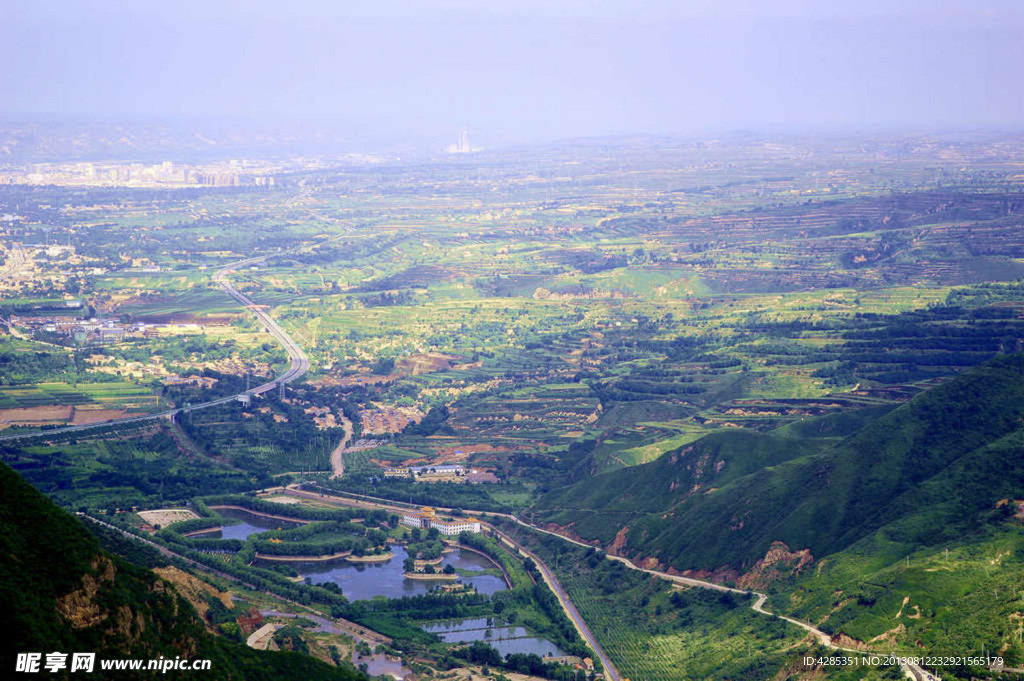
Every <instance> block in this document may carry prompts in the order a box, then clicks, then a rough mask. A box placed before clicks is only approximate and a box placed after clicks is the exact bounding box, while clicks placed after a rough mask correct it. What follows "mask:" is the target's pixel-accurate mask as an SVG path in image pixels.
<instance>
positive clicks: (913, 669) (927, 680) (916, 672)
mask: <svg viewBox="0 0 1024 681" xmlns="http://www.w3.org/2000/svg"><path fill="white" fill-rule="evenodd" d="M287 490H288V493H289V494H295V495H297V496H305V497H310V498H321V499H322V498H324V497H323V495H317V494H316V493H313V492H306V491H304V490H299V489H296V486H289V487H288V488H287ZM328 496H330V495H328ZM354 496H355V497H357V498H358V500H359V502H360V503H362V504H363V505H366V506H373V505H377V506H384V507H387V508H390V509H391V510H395V511H399V512H400V511H401V510H402V509H403V507H404V508H408V507H410V506H411V504H405V503H403V502H396V501H393V500H388V499H382V498H381V497H370V496H367V495H354ZM338 498H339V499H345V498H347V497H345V496H338ZM368 499H369V500H379V502H383V503H376V504H375V503H374V502H373V501H366V500H368ZM350 503H351V502H350ZM388 504H391V505H390V506H388ZM435 508H437V510H439V511H441V512H446V511H447V512H450V511H452V510H453V509H451V508H445V507H440V506H438V507H435ZM463 512H465V513H467V514H469V515H475V516H477V517H485V516H491V517H500V518H506V519H508V520H511V521H513V522H515V523H516V524H518V525H521V526H522V527H525V528H528V529H531V530H534V531H536V532H541V533H543V534H547V535H550V536H552V537H557V538H558V539H561V540H562V541H564V542H568V543H570V544H575V545H576V546H582V547H584V548H594V547H593V545H591V544H587V543H584V542H581V541H579V540H576V539H573V538H572V537H567V536H565V535H564V534H559V533H558V532H553V531H551V530H547V529H544V528H543V527H538V526H537V525H534V524H532V523H528V522H526V521H525V520H521V519H520V518H518V517H516V516H514V515H512V514H510V513H493V512H490V511H483V510H472V509H463ZM499 535H501V536H505V535H504V534H503V533H501V532H499ZM510 541H511V540H510ZM513 543H515V542H513ZM516 546H519V545H518V544H517V543H516ZM523 551H525V549H523ZM605 555H606V556H607V558H608V559H609V560H616V561H618V562H620V563H622V564H623V565H625V566H626V567H628V568H630V569H632V570H637V571H638V572H645V573H647V574H649V575H653V576H655V577H659V578H661V579H664V580H666V581H670V582H672V583H674V584H679V585H683V586H691V587H696V588H699V589H712V590H714V591H723V592H731V593H736V594H741V595H744V596H753V597H754V602H753V603H752V604H751V606H750V608H751V609H752V610H753V611H754V612H757V613H759V614H761V615H765V616H767V617H778V618H779V619H782V620H785V621H786V622H789V623H790V624H792V625H794V626H797V627H800V628H801V629H803V630H804V631H806V632H808V633H809V634H811V635H812V636H814V638H815V640H817V641H818V642H819V643H820V644H821V645H823V646H825V647H826V648H830V649H832V650H838V651H842V652H848V653H858V654H864V653H871V652H872V651H865V650H856V649H853V648H845V647H843V646H840V645H837V644H835V643H833V642H832V636H831V635H829V634H827V633H826V632H824V631H822V630H821V629H818V628H817V627H815V626H814V625H813V624H810V623H809V622H803V621H801V620H798V619H794V618H792V617H787V616H785V615H779V614H777V613H774V612H772V611H770V610H768V609H767V608H765V607H764V605H765V603H766V602H767V600H768V595H767V594H763V593H761V592H760V591H751V590H748V589H737V588H734V587H731V586H725V585H724V584H716V583H715V582H708V581H705V580H703V579H695V578H693V577H683V576H680V575H672V574H669V573H667V572H662V571H660V570H651V569H648V568H644V567H640V566H639V565H637V564H636V563H634V562H633V561H631V560H629V559H628V558H624V557H622V556H614V555H610V554H605ZM531 557H532V558H533V560H534V562H535V563H537V565H538V568H539V567H540V566H541V565H543V563H542V562H541V561H540V559H538V558H536V557H535V556H533V555H532V554H531ZM546 570H548V568H547V566H546V565H545V566H544V570H542V572H541V574H544V571H546ZM552 579H553V575H552ZM555 583H556V584H557V582H555ZM552 590H553V591H554V592H555V595H556V596H559V600H561V601H562V603H563V608H564V607H566V604H568V605H569V606H570V607H572V610H573V611H575V607H573V606H572V602H571V601H570V600H569V598H568V595H565V594H564V592H561V593H560V590H561V586H559V587H558V588H557V589H556V588H555V587H553V586H552ZM562 596H564V600H563V598H562ZM570 618H572V619H573V622H574V623H576V624H583V626H584V627H585V626H586V624H585V623H583V619H582V617H579V613H576V616H573V615H571V614H570ZM579 629H580V627H579V626H577V630H579ZM586 631H587V632H588V633H589V629H587V630H586ZM580 633H581V636H583V638H584V640H587V641H588V643H589V642H590V641H591V640H592V636H584V635H583V632H582V631H581V632H580ZM591 645H592V647H593V648H594V650H595V651H600V650H601V649H600V647H599V646H597V642H596V640H593V643H592V644H591ZM884 654H886V655H888V653H884ZM599 656H601V657H602V662H603V661H604V655H603V651H601V652H600V653H599ZM900 667H901V668H902V669H903V671H904V673H906V674H907V675H908V676H910V677H911V678H913V679H916V680H917V681H941V679H940V678H939V676H937V675H935V674H932V673H931V672H929V671H927V670H926V669H924V668H923V667H921V666H919V665H916V664H912V663H910V662H904V663H902V664H901V665H900ZM616 673H618V672H616Z"/></svg>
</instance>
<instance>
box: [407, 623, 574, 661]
mask: <svg viewBox="0 0 1024 681" xmlns="http://www.w3.org/2000/svg"><path fill="white" fill-rule="evenodd" d="M423 630H424V631H428V632H430V633H431V634H437V635H438V636H439V637H440V638H441V640H442V641H444V642H445V643H463V642H465V643H468V642H470V641H483V642H484V643H486V644H487V645H489V646H491V647H492V648H494V649H495V650H497V651H498V652H499V653H501V656H502V657H504V656H505V655H508V654H509V653H533V654H534V655H538V656H540V657H545V656H551V657H562V656H563V655H565V654H566V653H565V652H564V651H563V650H562V649H561V648H559V647H558V646H556V645H555V644H554V643H552V642H551V641H549V640H547V639H546V638H542V637H540V636H532V635H530V632H528V631H527V630H526V629H525V628H523V627H517V626H514V625H498V626H493V625H492V626H488V620H487V618H484V617H470V618H467V619H461V620H445V621H442V622H431V623H430V624H424V625H423Z"/></svg>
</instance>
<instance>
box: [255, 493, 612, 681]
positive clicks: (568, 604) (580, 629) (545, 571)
mask: <svg viewBox="0 0 1024 681" xmlns="http://www.w3.org/2000/svg"><path fill="white" fill-rule="evenodd" d="M280 489H281V488H280V487H278V488H271V490H274V491H276V490H280ZM284 491H285V493H286V494H290V495H294V496H298V497H302V498H305V499H316V500H317V501H326V502H328V503H330V501H331V500H332V499H333V500H337V502H338V503H341V504H343V505H345V506H351V505H353V504H355V505H357V506H362V507H364V508H380V509H384V510H387V511H390V512H393V513H403V512H405V511H408V510H409V507H410V505H407V504H401V505H398V504H396V503H395V502H391V503H388V502H387V500H381V501H379V502H373V501H366V500H365V499H367V498H368V497H365V496H363V497H362V498H361V499H353V498H351V497H347V496H342V495H336V494H321V493H318V492H308V491H306V490H302V489H298V485H289V486H288V487H285V488H284ZM438 510H441V511H446V510H447V511H450V510H451V509H445V508H438ZM469 513H470V514H471V515H478V516H480V515H483V512H480V511H471V512H469ZM492 515H494V514H492ZM498 515H502V516H504V514H498ZM504 517H512V516H504ZM485 525H486V526H487V527H488V528H489V529H490V530H492V531H493V532H494V533H495V534H497V535H498V537H499V538H500V539H501V541H502V542H503V543H505V544H506V545H508V546H509V547H511V548H512V549H513V550H515V551H516V552H518V553H519V554H520V555H522V556H525V557H527V558H530V559H531V560H532V561H533V562H534V563H535V564H536V565H537V570H538V571H539V572H540V574H541V577H542V578H543V579H544V582H545V583H546V584H547V585H548V588H550V589H551V591H552V593H554V594H555V597H556V598H558V602H559V603H560V604H561V605H562V610H563V611H564V612H565V614H566V616H567V617H568V618H569V621H570V622H572V623H573V626H574V627H575V628H576V631H577V633H579V635H580V638H582V639H583V640H584V641H586V643H587V645H589V646H590V648H591V650H593V651H594V653H595V654H596V655H597V657H598V659H599V660H601V664H602V665H603V666H604V670H605V678H606V679H610V681H621V679H622V675H621V674H620V673H619V670H618V669H617V668H616V667H615V665H614V664H613V663H612V661H611V658H609V657H608V654H607V653H605V651H604V648H602V647H601V644H600V643H598V642H597V637H595V636H594V634H593V632H591V631H590V627H588V626H587V623H586V622H585V621H584V620H583V616H582V615H580V613H579V610H577V609H576V606H575V605H574V604H573V602H572V599H571V598H569V594H567V593H566V592H565V589H563V588H562V585H561V584H559V582H558V579H556V578H555V575H554V573H553V572H552V571H551V569H550V568H549V567H548V566H547V565H546V564H545V563H544V561H542V560H541V559H540V558H539V557H537V555H536V554H534V553H533V552H532V551H529V550H528V549H527V548H526V547H524V546H522V545H520V544H519V543H518V542H516V541H515V540H513V539H512V538H511V537H509V536H508V535H506V534H505V533H504V532H502V531H500V530H499V529H498V528H496V527H494V526H493V525H487V524H486V523H485Z"/></svg>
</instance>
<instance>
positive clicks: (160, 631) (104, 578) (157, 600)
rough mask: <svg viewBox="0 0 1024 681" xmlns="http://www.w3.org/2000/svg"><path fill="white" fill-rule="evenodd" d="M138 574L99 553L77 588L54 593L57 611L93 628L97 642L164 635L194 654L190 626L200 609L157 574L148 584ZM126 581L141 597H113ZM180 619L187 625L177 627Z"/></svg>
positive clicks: (124, 644) (138, 642)
mask: <svg viewBox="0 0 1024 681" xmlns="http://www.w3.org/2000/svg"><path fill="white" fill-rule="evenodd" d="M137 577H138V576H137V575H119V573H118V567H117V564H116V563H115V562H114V561H113V560H112V559H111V558H110V557H109V556H107V555H105V554H97V555H96V556H95V558H93V560H92V561H91V562H90V564H89V570H88V571H87V572H86V573H85V574H83V575H82V578H81V580H80V582H79V586H78V588H76V589H74V590H72V591H70V592H68V593H65V594H63V595H61V596H58V597H57V598H56V599H55V602H56V610H57V614H58V615H59V616H60V617H61V618H62V619H63V620H64V621H65V622H66V623H67V625H68V627H70V628H71V629H73V630H76V631H82V630H90V633H91V634H92V635H94V636H96V637H98V639H99V641H98V642H100V643H101V644H102V645H104V646H108V647H110V648H111V649H115V650H126V651H127V650H137V649H139V648H140V647H141V648H143V649H145V648H146V647H147V644H148V643H149V642H150V639H155V638H159V639H162V640H163V641H165V642H169V643H170V644H171V645H172V646H173V648H174V649H175V650H176V651H179V652H180V654H182V655H190V654H194V653H195V652H196V641H195V639H194V638H193V637H192V636H190V635H189V634H190V633H192V632H190V631H189V632H187V633H186V630H187V629H188V628H189V627H188V625H189V624H190V623H191V621H192V620H194V619H195V614H194V613H192V612H191V611H188V608H187V606H186V605H185V602H184V601H183V600H182V598H181V597H180V595H179V594H178V593H177V591H176V590H175V588H174V587H173V586H172V585H171V584H169V583H168V582H166V581H164V580H163V579H153V580H151V581H149V580H147V581H146V582H145V583H144V586H143V585H142V584H140V583H139V582H138V580H137ZM119 578H120V580H121V582H120V583H119V581H118V580H119ZM126 584H130V587H131V588H132V589H133V590H134V591H135V592H136V593H138V596H139V601H138V602H135V603H123V602H122V603H118V600H119V599H117V598H116V597H114V598H111V595H112V594H115V593H117V592H119V591H123V589H124V587H125V586H126ZM178 625H185V626H184V627H182V630H178V629H179V627H178ZM168 639H170V640H169V641H168Z"/></svg>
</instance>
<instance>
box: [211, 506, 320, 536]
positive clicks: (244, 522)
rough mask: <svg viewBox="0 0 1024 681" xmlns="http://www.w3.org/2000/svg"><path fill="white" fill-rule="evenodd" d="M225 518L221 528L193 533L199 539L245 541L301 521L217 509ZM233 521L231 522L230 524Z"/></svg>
mask: <svg viewBox="0 0 1024 681" xmlns="http://www.w3.org/2000/svg"><path fill="white" fill-rule="evenodd" d="M217 512H218V513H219V514H220V516H221V517H222V518H224V522H225V524H224V526H223V527H222V528H221V529H219V530H210V531H208V532H197V533H196V534H194V535H192V536H193V537H196V538H197V539H241V540H243V541H245V539H247V538H248V537H249V536H250V535H253V534H257V533H259V532H266V531H267V530H286V529H289V528H292V527H298V526H299V525H300V523H289V522H286V521H284V520H275V519H274V518H264V517H263V516H259V515H254V514H252V513H247V512H246V511H238V510H235V509H233V508H224V509H220V510H218V511H217ZM228 523H231V524H228Z"/></svg>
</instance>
